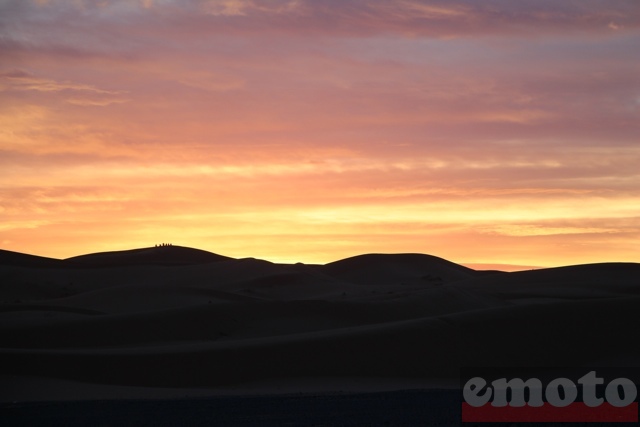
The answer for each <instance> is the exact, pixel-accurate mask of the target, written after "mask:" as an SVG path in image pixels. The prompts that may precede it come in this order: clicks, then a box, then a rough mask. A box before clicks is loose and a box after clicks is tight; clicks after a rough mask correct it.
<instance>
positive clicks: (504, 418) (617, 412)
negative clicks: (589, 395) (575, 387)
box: [462, 402, 638, 423]
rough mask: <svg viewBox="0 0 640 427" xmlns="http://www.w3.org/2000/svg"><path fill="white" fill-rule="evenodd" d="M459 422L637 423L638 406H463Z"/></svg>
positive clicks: (465, 404)
mask: <svg viewBox="0 0 640 427" xmlns="http://www.w3.org/2000/svg"><path fill="white" fill-rule="evenodd" d="M462 422H464V423H466V422H476V423H483V422H494V423H495V422H498V423H499V422H568V423H575V422H621V423H628V422H638V402H633V403H631V404H629V405H627V406H624V407H620V408H619V407H615V406H613V405H611V404H610V403H607V402H605V403H603V404H602V405H600V406H596V407H589V406H587V405H585V404H584V403H583V402H574V403H572V404H570V405H568V406H565V407H562V408H560V407H557V406H553V405H550V404H549V403H544V404H543V405H542V406H540V407H533V406H528V405H525V406H521V407H513V406H502V407H496V406H492V405H491V404H490V403H488V404H486V405H483V406H479V407H474V406H471V405H469V404H468V403H466V402H464V403H462Z"/></svg>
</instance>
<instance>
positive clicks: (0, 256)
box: [0, 249, 63, 268]
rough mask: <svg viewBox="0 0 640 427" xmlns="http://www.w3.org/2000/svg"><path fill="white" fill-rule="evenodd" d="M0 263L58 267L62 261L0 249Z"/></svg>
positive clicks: (61, 265)
mask: <svg viewBox="0 0 640 427" xmlns="http://www.w3.org/2000/svg"><path fill="white" fill-rule="evenodd" d="M0 265H11V266H16V267H32V268H59V267H63V263H62V261H61V260H59V259H55V258H47V257H41V256H37V255H28V254H23V253H20V252H13V251H7V250H4V249H0Z"/></svg>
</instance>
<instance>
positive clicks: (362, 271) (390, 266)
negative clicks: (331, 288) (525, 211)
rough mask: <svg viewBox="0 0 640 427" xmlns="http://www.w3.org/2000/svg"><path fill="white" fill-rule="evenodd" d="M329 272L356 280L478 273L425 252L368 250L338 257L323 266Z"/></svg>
mask: <svg viewBox="0 0 640 427" xmlns="http://www.w3.org/2000/svg"><path fill="white" fill-rule="evenodd" d="M320 270H321V271H322V272H324V273H326V274H328V275H330V276H333V277H336V278H340V279H343V280H347V281H350V282H353V283H358V284H364V285H371V284H380V283H382V284H392V283H416V282H417V283H420V282H422V283H431V284H442V283H448V282H452V281H456V280H463V279H469V278H472V277H475V276H476V275H477V272H476V271H475V270H472V269H470V268H467V267H464V266H462V265H459V264H455V263H453V262H450V261H447V260H445V259H443V258H438V257H435V256H432V255H424V254H367V255H358V256H355V257H351V258H346V259H343V260H340V261H335V262H332V263H329V264H326V265H324V266H322V267H320Z"/></svg>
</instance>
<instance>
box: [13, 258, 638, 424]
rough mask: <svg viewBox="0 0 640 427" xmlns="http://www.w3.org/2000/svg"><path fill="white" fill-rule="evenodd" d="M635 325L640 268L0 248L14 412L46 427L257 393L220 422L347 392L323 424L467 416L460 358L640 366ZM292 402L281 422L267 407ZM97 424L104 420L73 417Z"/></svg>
mask: <svg viewBox="0 0 640 427" xmlns="http://www.w3.org/2000/svg"><path fill="white" fill-rule="evenodd" d="M639 326H640V264H632V263H606V264H591V265H581V266H569V267H563V268H554V269H543V270H535V271H525V272H517V273H502V272H483V271H475V270H472V269H468V268H465V267H463V266H460V265H457V264H454V263H451V262H449V261H446V260H443V259H441V258H437V257H433V256H428V255H420V254H396V255H363V256H358V257H354V258H349V259H345V260H342V261H338V262H335V263H331V264H327V265H303V264H292V265H282V264H273V263H270V262H267V261H262V260H257V259H231V258H227V257H223V256H220V255H216V254H212V253H209V252H205V251H199V250H195V249H190V248H183V247H177V246H171V247H160V248H145V249H138V250H133V251H122V252H111V253H103V254H93V255H86V256H82V257H76V258H71V259H68V260H53V259H47V258H40V257H33V256H30V255H25V254H18V253H13V252H8V251H0V345H1V346H2V347H1V348H0V401H1V402H4V403H3V406H2V416H4V417H8V418H5V420H6V421H7V422H9V421H10V420H14V421H15V420H19V419H21V418H20V417H22V419H23V420H25V419H26V418H24V417H26V416H27V415H26V414H27V413H29V414H33V413H42V414H50V415H43V417H44V418H40V421H37V420H35V419H32V420H31V421H33V423H38V422H41V424H40V425H46V423H44V424H43V423H42V422H43V421H42V420H44V419H48V418H47V417H54V418H55V417H58V418H60V417H63V416H64V414H67V413H70V412H74V413H83V414H86V416H93V415H91V414H99V413H103V414H104V413H110V414H114V415H113V416H114V417H115V416H119V415H117V414H118V413H122V414H130V415H131V416H130V417H129V418H131V419H133V418H135V417H136V416H140V413H137V412H136V411H137V410H136V409H132V408H134V407H136V405H138V407H139V408H141V409H140V410H141V411H142V412H145V411H146V412H145V413H156V412H158V411H159V412H158V413H165V412H166V416H163V417H161V418H162V420H164V421H166V420H175V418H171V417H172V416H175V417H178V416H179V413H182V412H184V411H187V412H189V413H192V414H195V415H189V416H192V417H195V418H194V419H193V422H192V425H203V424H197V420H196V418H197V417H200V415H197V414H198V413H199V412H198V411H197V410H196V409H195V406H190V405H201V407H202V408H211V407H215V408H217V409H215V410H208V409H203V411H205V412H206V413H207V414H211V413H213V414H215V417H225V416H227V415H228V416H232V415H229V414H233V413H234V412H233V410H232V409H231V408H242V407H243V405H245V404H246V402H248V401H247V400H246V399H248V398H247V397H240V396H247V395H259V396H257V397H254V398H253V399H257V400H255V401H253V402H254V403H252V404H251V405H249V407H251V408H260V407H261V406H260V405H265V407H270V408H272V409H273V410H272V411H271V412H270V414H271V415H265V414H266V413H264V412H260V410H259V409H255V411H256V412H251V410H247V409H243V410H240V409H238V410H237V411H239V412H238V413H240V412H241V413H242V414H243V415H242V416H245V415H246V417H245V418H242V417H241V418H238V420H239V421H238V422H237V423H236V424H233V423H232V420H231V418H220V419H221V420H222V419H224V420H225V421H224V422H223V423H221V424H219V425H286V423H285V421H287V420H289V421H291V422H293V421H292V420H293V419H294V418H291V419H288V418H286V416H287V415H286V413H283V411H284V409H282V410H281V409H280V408H284V406H287V405H291V406H293V407H296V408H297V407H300V408H304V407H305V405H310V404H311V403H310V402H314V401H316V400H314V399H327V400H326V401H327V402H333V403H332V404H342V403H339V402H350V403H348V404H347V403H345V405H346V406H344V407H343V411H346V412H344V414H343V415H336V417H337V418H336V417H334V418H332V419H333V420H334V422H329V421H327V419H325V418H318V419H317V420H318V421H317V422H316V424H315V425H340V424H338V423H337V422H335V421H336V419H344V420H355V419H356V418H353V417H356V416H357V414H360V415H363V414H364V415H366V416H369V415H370V414H371V415H372V414H376V412H375V411H376V410H379V409H380V408H385V407H386V408H387V413H388V414H390V415H389V416H393V412H394V411H395V412H397V413H404V414H405V415H406V416H409V415H408V414H410V413H409V412H407V410H406V409H402V405H404V403H403V404H400V403H398V404H395V403H393V402H400V401H403V399H407V401H408V402H409V401H412V400H411V399H414V400H413V401H415V400H421V399H422V400H423V401H424V406H422V408H426V409H425V410H426V411H427V412H428V413H430V414H431V415H432V416H433V417H435V418H434V422H435V420H441V421H442V424H447V423H448V421H451V423H449V424H457V421H458V420H459V418H456V419H455V420H453V419H451V420H450V419H448V417H452V418H455V417H456V415H455V414H456V412H455V409H454V412H451V410H450V409H449V406H447V405H444V404H443V405H444V406H442V405H441V406H442V408H441V409H439V410H435V409H433V407H432V406H430V405H431V403H429V402H440V403H442V402H443V401H440V400H438V399H449V400H447V402H456V400H455V399H458V397H457V394H456V393H457V392H453V391H451V390H449V391H443V390H440V391H435V390H434V389H435V388H438V389H441V388H443V387H445V388H449V387H452V386H455V385H457V384H458V376H459V370H460V368H461V367H469V366H640V340H638V330H639ZM401 390H404V391H401ZM365 392H366V394H363V393H365ZM373 392H384V393H382V394H378V393H375V394H369V393H373ZM297 393H312V394H304V395H303V396H300V395H297ZM335 393H340V394H339V395H336V394H335ZM403 393H405V394H403ZM421 393H422V394H421ZM458 394H459V393H458ZM211 396H218V397H216V398H213V399H212V398H211ZM221 396H226V397H221ZM313 396H315V397H313ZM362 396H368V397H362ZM385 396H386V397H385ZM117 399H120V401H119V402H117V401H116V400H117ZM140 399H143V400H140ZM144 399H146V400H144ZM149 399H151V400H149ZM158 399H170V400H162V401H160V400H158ZM203 399H204V400H203ZM225 399H231V400H225ZM273 399H275V400H273ZM291 399H293V400H291ZM359 399H364V400H359ZM376 399H377V400H376ZM56 401H57V402H58V403H55V402H56ZM38 402H39V403H38ZM74 402H75V403H74ZM134 402H137V403H134ZM167 402H171V403H167ZM225 402H226V403H225ZM358 402H365V403H362V404H361V403H358ZM385 402H386V403H385ZM25 405H26V406H25ZM29 405H32V406H29ZM33 405H35V406H33ZM110 405H116V406H113V407H112V406H110ZM140 405H141V406H140ZM154 405H155V406H154ZM181 405H182V406H181ZM207 405H209V406H207ZM211 405H213V406H211ZM279 405H280V406H279ZM296 405H298V406H296ZM385 405H386V406H385ZM394 405H395V406H394ZM398 405H400V406H398ZM457 405H458V404H457V403H454V404H453V406H454V407H455V408H457ZM436 406H437V405H436ZM25 408H26V409H25ZM109 408H111V409H109ZM114 408H117V409H114ZM144 408H146V409H144ZM180 408H182V409H180ZM221 408H222V409H221ZM225 408H229V409H228V411H230V412H227V409H225ZM349 408H352V409H349ZM366 408H373V409H366ZM393 408H395V409H393ZM429 408H430V409H429ZM443 408H444V409H443ZM301 410H302V409H301ZM380 410H381V409H380ZM101 411H102V412H101ZM207 411H208V412H207ZM313 411H316V413H317V415H318V416H319V417H320V416H321V413H322V412H323V411H325V409H321V408H320V409H317V410H316V409H314V410H313ZM336 411H337V412H340V411H338V410H336ZM438 411H440V412H438ZM291 413H292V414H294V413H296V412H295V410H291ZM136 414H137V415H136ZM171 414H173V415H171ZM225 414H226V415H225ZM251 414H253V415H251ZM278 414H284V416H285V418H280V419H281V420H283V422H282V423H280V422H276V421H274V422H272V423H271V424H269V422H267V420H265V419H264V417H265V416H267V417H271V418H269V419H270V420H276V419H278V418H277V417H278ZM345 414H350V415H345ZM421 414H422V415H421ZM438 414H439V415H438ZM423 415H424V414H423V413H422V412H420V414H418V415H416V416H417V417H422V416H423ZM96 416H97V415H96ZM100 416H104V415H100ZM122 416H123V417H125V418H126V415H122ZM207 416H208V415H207ZM372 416H373V415H372ZM11 417H13V418H11ZM132 417H133V418H132ZM247 417H248V418H247ZM260 417H263V418H262V421H260V422H259V421H257V420H259V419H260ZM274 417H275V418H274ZM350 417H351V418H350ZM410 417H413V415H411V416H410ZM438 417H440V418H438ZM58 418H56V419H58ZM373 418H375V420H374V421H375V423H377V424H375V423H374V422H373V421H371V423H369V425H385V424H380V423H383V422H384V421H385V420H384V419H382V418H380V417H378V416H374V417H373ZM52 419H53V418H52ZM198 419H199V420H201V421H202V420H203V419H202V418H198ZM251 419H254V420H255V421H256V422H255V423H254V424H246V423H250V421H251ZM295 419H299V420H300V418H299V417H298V418H295ZM411 419H413V418H411ZM118 420H120V419H112V421H111V422H109V423H106V424H101V425H121V422H120V421H122V420H120V421H118ZM207 420H209V419H208V418H207ZM243 420H244V421H243ZM362 420H364V419H362ZM164 421H163V422H164ZM289 421H287V422H289ZM386 421H389V422H390V424H388V425H420V423H418V424H415V423H412V422H411V421H410V420H409V419H405V420H404V421H403V420H402V419H400V418H398V419H396V421H395V422H391V421H390V420H386ZM243 422H246V423H245V424H242V423H243ZM301 422H302V421H301ZM364 422H365V421H363V423H364ZM367 422H368V421H367ZM438 422H440V421H438ZM402 423H405V424H402ZM25 424H30V423H25ZM64 424H65V423H61V425H64ZM86 424H95V425H98V424H99V423H93V422H92V421H89V422H88V423H80V424H78V423H76V424H74V425H86ZM136 424H139V423H136ZM152 424H153V425H159V424H158V423H152ZM152 424H149V425H152ZM182 424H185V425H186V424H188V423H182ZM205 424H206V423H205ZM425 424H431V423H425ZM164 425H176V424H175V423H172V422H169V421H167V422H166V423H165V424H164ZM178 425H180V424H178ZM292 425H314V424H313V423H304V422H302V423H301V424H295V423H294V424H292ZM343 425H367V424H366V423H365V424H362V423H360V424H357V423H356V424H349V423H348V422H346V421H345V423H343Z"/></svg>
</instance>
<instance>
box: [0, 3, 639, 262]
mask: <svg viewBox="0 0 640 427" xmlns="http://www.w3.org/2000/svg"><path fill="white" fill-rule="evenodd" d="M638 46H640V2H638V1H637V0H627V1H625V0H619V1H615V2H611V1H608V0H597V1H596V0H583V1H580V2H558V1H555V0H553V1H552V0H540V1H536V2H520V1H518V2H516V1H512V0H488V1H483V2H478V1H475V0H466V1H459V0H447V1H444V0H442V1H417V0H399V1H382V0H323V1H315V0H314V1H311V0H265V1H258V0H209V1H207V0H144V1H134V0H127V1H125V0H119V1H118V0H65V1H61V0H60V1H56V0H33V1H31V0H0V218H1V219H2V221H1V222H0V247H1V248H3V249H9V250H14V251H20V252H27V253H33V254H38V255H43V256H51V257H57V258H63V257H69V256H73V255H78V254H82V253H87V252H97V251H104V250H116V249H128V248H134V247H142V246H150V245H153V244H155V243H159V242H173V243H174V244H177V245H184V246H192V247H197V248H202V249H206V250H210V251H213V252H217V253H220V254H223V255H228V256H233V257H249V256H253V257H258V258H264V259H268V260H272V261H281V262H282V261H284V262H289V261H302V262H319V263H324V262H329V261H333V260H336V259H340V258H344V257H347V256H352V255H355V254H360V253H368V252H422V253H429V254H433V255H437V256H441V257H444V258H447V259H450V260H452V261H455V262H460V263H502V264H519V265H539V266H556V265H566V264H578V263H588V262H599V261H633V262H640V167H639V165H640V117H639V116H640V54H639V53H638Z"/></svg>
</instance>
